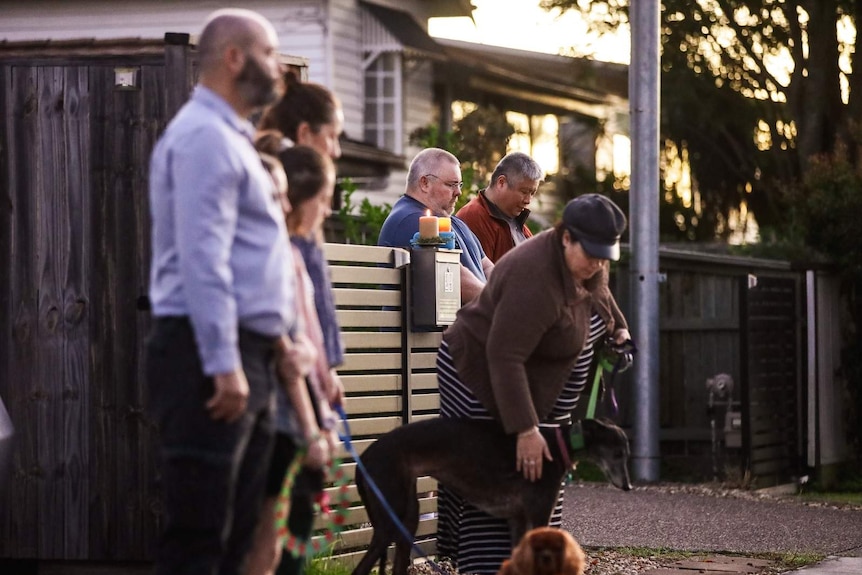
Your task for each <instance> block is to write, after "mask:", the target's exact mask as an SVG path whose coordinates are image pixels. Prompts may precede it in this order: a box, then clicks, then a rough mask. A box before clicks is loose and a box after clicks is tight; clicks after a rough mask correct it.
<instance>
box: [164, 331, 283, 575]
mask: <svg viewBox="0 0 862 575" xmlns="http://www.w3.org/2000/svg"><path fill="white" fill-rule="evenodd" d="M239 342H240V355H241V358H242V367H243V370H244V372H245V375H246V378H247V379H248V384H249V397H248V408H247V410H246V412H245V414H244V415H243V416H242V417H240V419H238V420H237V421H235V422H233V423H226V422H224V421H214V420H213V419H212V418H210V415H209V413H208V412H207V409H206V406H205V404H206V402H207V400H208V399H210V398H211V397H212V396H213V393H214V386H213V379H212V378H211V377H208V376H206V375H204V373H203V370H202V366H201V362H200V359H199V356H198V351H197V347H196V345H195V340H194V332H193V329H192V327H191V324H190V322H189V320H188V319H187V318H185V317H168V318H164V317H163V318H155V319H154V323H153V329H152V331H151V334H150V337H149V339H148V341H147V379H148V384H149V393H150V397H149V405H150V410H151V413H152V415H153V416H154V418H155V420H156V422H157V423H158V426H159V432H160V456H161V478H162V481H161V484H162V492H163V499H164V506H165V516H164V522H163V528H162V533H161V537H160V540H159V552H158V558H157V562H156V573H157V574H158V575H168V574H170V575H177V574H185V573H189V574H191V573H194V574H196V575H200V574H206V575H210V574H213V575H214V574H216V573H218V574H219V575H240V573H241V572H242V568H243V564H244V559H245V556H246V554H247V552H248V550H249V549H250V547H251V542H252V539H253V536H254V531H255V526H256V525H257V519H258V515H259V513H260V508H261V505H262V502H263V495H264V486H265V483H266V471H267V469H268V466H269V459H270V456H271V452H272V444H273V437H274V428H273V425H274V424H273V417H274V406H275V395H274V393H275V385H277V383H276V382H277V379H276V375H275V369H274V362H273V353H274V345H273V344H274V338H272V337H264V336H261V335H258V334H254V333H252V332H248V331H245V330H242V329H241V330H240V337H239Z"/></svg>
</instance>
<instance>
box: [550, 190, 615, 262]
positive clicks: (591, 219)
mask: <svg viewBox="0 0 862 575" xmlns="http://www.w3.org/2000/svg"><path fill="white" fill-rule="evenodd" d="M563 226H565V228H566V229H567V230H569V233H570V234H571V235H572V236H573V238H574V239H575V240H577V241H578V242H579V243H580V244H581V246H582V247H583V248H584V251H585V252H587V253H588V254H589V255H590V256H592V257H594V258H599V259H603V260H614V261H616V260H618V259H620V236H621V235H622V233H623V232H624V231H625V229H626V216H625V214H623V212H622V210H621V209H619V207H617V205H616V204H615V203H613V202H612V201H611V200H610V199H608V198H607V197H605V196H602V195H600V194H584V195H583V196H578V197H577V198H575V199H574V200H572V201H570V202H569V203H568V204H566V207H565V209H564V210H563Z"/></svg>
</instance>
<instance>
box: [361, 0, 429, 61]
mask: <svg viewBox="0 0 862 575" xmlns="http://www.w3.org/2000/svg"><path fill="white" fill-rule="evenodd" d="M359 3H360V4H361V5H362V7H363V8H364V9H365V10H366V12H367V13H368V14H370V15H371V16H372V17H373V19H374V21H375V22H376V24H377V25H376V26H375V22H368V21H367V20H366V21H365V22H363V30H362V36H363V38H362V47H363V49H365V50H367V51H370V52H375V51H396V50H398V51H403V52H406V53H407V54H408V55H412V56H418V57H421V58H428V59H432V60H444V59H445V58H446V53H445V50H444V49H443V47H442V46H441V45H440V44H438V43H437V42H436V41H435V40H434V39H433V38H432V37H431V36H429V35H428V32H426V31H425V28H424V27H423V26H422V25H421V24H419V22H417V21H416V20H415V19H414V18H413V16H412V15H411V14H410V13H409V12H405V11H403V10H397V9H394V8H387V7H385V6H379V5H377V4H372V3H371V2H365V1H363V0H360V2H359Z"/></svg>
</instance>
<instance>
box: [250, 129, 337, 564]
mask: <svg viewBox="0 0 862 575" xmlns="http://www.w3.org/2000/svg"><path fill="white" fill-rule="evenodd" d="M257 145H258V148H259V149H260V150H261V151H263V152H266V153H274V154H275V155H277V157H278V159H279V160H280V161H281V167H282V168H283V169H284V172H285V174H286V175H287V180H288V186H287V200H288V202H289V203H290V206H291V209H290V211H289V212H287V213H286V215H285V219H286V222H287V228H288V233H289V235H290V239H291V244H292V247H293V250H294V258H293V259H294V265H295V266H296V269H295V271H296V279H297V289H296V295H297V307H298V309H299V314H298V315H299V317H300V320H301V323H302V329H303V332H304V333H305V335H306V336H307V337H308V338H309V339H310V341H311V343H312V344H313V347H314V349H315V351H316V360H315V364H314V367H313V369H311V370H310V372H309V373H308V376H307V380H306V381H307V384H308V389H309V391H310V395H311V398H312V400H313V401H312V403H313V404H314V407H315V412H316V423H317V425H318V426H319V428H320V429H321V430H322V434H323V437H324V438H325V439H326V451H327V455H329V454H331V453H332V450H333V449H334V445H335V441H336V437H335V434H334V427H335V423H336V418H335V417H334V415H333V413H332V410H331V408H330V405H335V404H338V403H341V402H342V400H343V389H342V387H341V384H340V381H339V380H337V379H335V378H333V374H334V370H332V369H331V368H330V365H329V360H328V357H327V353H326V349H325V348H326V344H325V337H324V333H325V332H326V331H328V330H331V329H332V328H333V326H331V325H326V329H324V327H323V326H322V324H329V323H334V322H335V316H334V305H333V306H332V310H333V313H332V314H331V315H329V316H326V315H324V316H323V317H318V313H317V306H316V305H315V300H316V299H318V298H320V297H322V298H323V299H326V298H327V297H328V299H329V301H330V303H331V301H332V293H331V288H330V286H329V277H328V273H327V271H328V270H327V267H326V264H325V259H324V257H323V251H322V245H321V244H322V229H323V220H324V219H325V218H326V217H327V216H328V215H329V213H330V203H331V200H332V190H333V187H334V184H335V167H334V165H333V163H332V160H331V159H330V158H329V157H328V156H322V155H321V154H319V153H318V152H316V151H315V150H314V149H312V148H309V147H305V146H298V147H286V146H285V145H284V143H283V142H282V139H281V135H280V134H278V133H274V132H273V133H263V134H261V136H260V137H259V138H258V142H257ZM315 276H317V277H316V279H315ZM318 285H319V286H320V287H318ZM334 328H335V331H336V333H337V332H338V325H337V323H336V324H335V325H334ZM339 343H340V339H339ZM285 408H289V406H282V405H280V406H279V409H280V410H281V411H284V409H285ZM298 419H300V420H301V418H298ZM300 437H301V436H300ZM301 446H302V445H301V440H296V434H293V435H292V436H291V435H284V434H282V435H281V440H280V441H277V443H276V451H275V453H274V455H273V460H272V465H271V467H270V482H269V485H268V488H267V496H268V499H267V510H269V509H272V510H274V509H275V505H276V502H277V497H278V494H279V492H280V489H281V484H282V482H283V480H284V474H285V472H286V470H287V468H288V466H289V465H290V462H291V461H292V460H293V458H294V457H296V454H297V453H298V451H299V449H300V448H301ZM309 455H310V453H309ZM322 489H323V471H322V469H321V465H319V464H317V461H316V460H309V459H308V458H306V460H305V461H304V462H303V467H302V468H301V470H300V472H299V473H298V474H297V477H296V478H295V482H294V485H293V489H292V491H291V500H290V511H289V516H288V519H287V527H288V530H289V531H290V532H291V533H292V534H293V535H294V536H296V537H297V538H299V539H308V538H309V537H310V536H311V531H312V525H313V522H314V500H315V497H316V496H317V494H318V493H320V491H321V490H322ZM273 519H274V513H272V514H269V513H265V514H264V515H263V520H262V521H263V522H262V523H261V524H260V525H259V529H258V533H257V537H256V540H255V546H254V548H253V550H252V552H251V555H250V557H249V562H248V569H247V571H246V572H247V574H248V575H256V574H258V573H273V571H274V569H275V568H276V566H279V568H278V572H279V573H283V572H286V573H291V574H294V573H300V572H301V571H302V566H303V563H304V558H303V557H293V556H292V555H286V556H285V557H284V559H283V560H282V561H281V563H280V564H279V560H280V559H281V555H282V549H281V546H280V545H279V544H278V537H277V534H276V532H275V529H274V525H273ZM266 521H268V522H269V523H264V522H266Z"/></svg>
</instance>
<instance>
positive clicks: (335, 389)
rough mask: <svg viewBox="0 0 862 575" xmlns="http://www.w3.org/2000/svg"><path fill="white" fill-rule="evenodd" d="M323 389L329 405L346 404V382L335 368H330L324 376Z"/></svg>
mask: <svg viewBox="0 0 862 575" xmlns="http://www.w3.org/2000/svg"><path fill="white" fill-rule="evenodd" d="M323 389H324V393H326V399H327V400H328V401H329V405H331V406H333V407H335V406H336V405H341V406H344V383H342V381H341V378H340V377H339V376H338V372H337V371H335V369H330V370H329V371H328V372H327V374H326V376H325V377H324V378H323Z"/></svg>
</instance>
